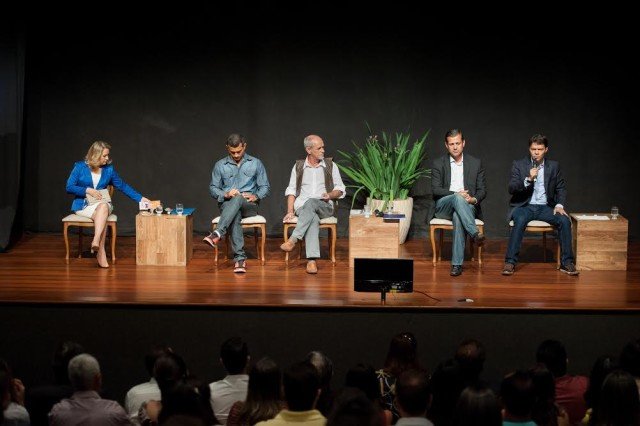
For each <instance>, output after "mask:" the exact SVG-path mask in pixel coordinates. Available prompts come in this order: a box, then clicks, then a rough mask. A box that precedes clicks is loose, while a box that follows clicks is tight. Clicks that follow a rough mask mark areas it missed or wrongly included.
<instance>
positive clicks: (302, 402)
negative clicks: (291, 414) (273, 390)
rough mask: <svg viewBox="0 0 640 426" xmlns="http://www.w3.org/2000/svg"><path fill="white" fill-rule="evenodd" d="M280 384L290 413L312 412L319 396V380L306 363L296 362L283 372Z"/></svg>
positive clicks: (310, 366) (314, 371) (311, 366)
mask: <svg viewBox="0 0 640 426" xmlns="http://www.w3.org/2000/svg"><path fill="white" fill-rule="evenodd" d="M282 383H283V387H284V396H285V399H286V401H287V406H288V407H289V410H291V411H308V410H312V409H313V408H314V407H315V405H316V402H317V400H318V397H319V396H320V392H321V391H320V380H319V379H318V373H317V371H316V369H315V367H314V366H313V365H311V364H310V363H309V362H308V361H302V362H297V363H295V364H293V365H292V366H291V367H289V368H288V369H286V370H285V372H284V375H283V378H282Z"/></svg>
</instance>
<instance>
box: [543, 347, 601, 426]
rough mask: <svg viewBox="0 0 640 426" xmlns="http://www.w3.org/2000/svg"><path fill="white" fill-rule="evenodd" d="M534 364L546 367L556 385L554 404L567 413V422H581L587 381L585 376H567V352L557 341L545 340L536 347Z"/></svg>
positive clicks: (584, 411)
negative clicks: (537, 363)
mask: <svg viewBox="0 0 640 426" xmlns="http://www.w3.org/2000/svg"><path fill="white" fill-rule="evenodd" d="M536 362H539V363H542V364H544V365H546V366H547V368H548V369H549V371H551V374H553V377H554V380H555V384H556V402H557V403H558V404H559V405H561V406H562V407H564V408H565V409H566V410H567V413H569V421H570V422H571V424H575V423H577V422H579V421H580V420H582V418H583V417H584V414H585V413H586V411H587V403H586V402H585V400H584V393H585V392H586V390H587V386H588V384H589V379H588V378H587V377H585V376H570V375H569V374H567V363H568V358H567V351H566V349H565V347H564V345H563V344H562V343H561V342H559V341H557V340H545V341H544V342H542V343H541V344H540V346H538V350H537V352H536Z"/></svg>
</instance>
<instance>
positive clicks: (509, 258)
mask: <svg viewBox="0 0 640 426" xmlns="http://www.w3.org/2000/svg"><path fill="white" fill-rule="evenodd" d="M547 151H549V141H548V140H547V137H546V136H544V135H539V134H536V135H533V136H531V138H530V139H529V154H530V156H528V157H525V158H523V159H522V160H516V161H514V162H513V165H512V166H511V179H510V180H509V193H510V194H511V201H510V205H511V212H510V214H509V219H512V220H513V229H512V230H511V236H510V237H509V245H508V247H507V255H506V256H505V259H504V262H505V263H504V268H503V269H502V275H513V272H514V271H515V266H516V263H517V262H518V254H519V252H520V245H521V244H522V237H523V235H524V230H525V228H526V227H527V223H529V222H530V221H532V220H542V221H544V222H548V223H550V224H551V225H553V226H554V227H556V228H557V229H558V236H559V238H560V250H561V255H560V264H561V266H560V271H562V272H564V273H566V274H569V275H578V274H579V272H578V271H577V270H576V267H575V260H574V257H573V250H572V248H571V221H570V220H569V215H568V214H567V212H566V211H565V210H564V204H565V201H566V199H567V188H566V186H565V183H564V177H563V176H562V172H561V171H560V165H559V164H558V162H557V161H552V160H547V159H545V156H546V154H547Z"/></svg>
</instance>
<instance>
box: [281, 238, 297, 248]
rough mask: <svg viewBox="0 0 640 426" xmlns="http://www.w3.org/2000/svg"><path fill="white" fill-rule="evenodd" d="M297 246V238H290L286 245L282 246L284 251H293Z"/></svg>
mask: <svg viewBox="0 0 640 426" xmlns="http://www.w3.org/2000/svg"><path fill="white" fill-rule="evenodd" d="M295 246H296V240H295V238H289V239H288V240H287V241H286V242H285V243H283V244H282V245H281V246H280V249H281V250H283V251H291V250H293V248H294V247H295Z"/></svg>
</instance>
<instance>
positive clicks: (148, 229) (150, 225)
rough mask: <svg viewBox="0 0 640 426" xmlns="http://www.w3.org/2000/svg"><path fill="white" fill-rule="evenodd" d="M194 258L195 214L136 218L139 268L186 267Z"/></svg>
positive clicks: (140, 215) (138, 216)
mask: <svg viewBox="0 0 640 426" xmlns="http://www.w3.org/2000/svg"><path fill="white" fill-rule="evenodd" d="M192 256H193V215H190V214H189V215H184V216H178V215H166V214H163V215H155V214H153V215H150V216H143V215H142V214H140V213H139V214H138V215H137V216H136V265H163V266H186V265H187V263H188V262H189V260H191V257H192Z"/></svg>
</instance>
